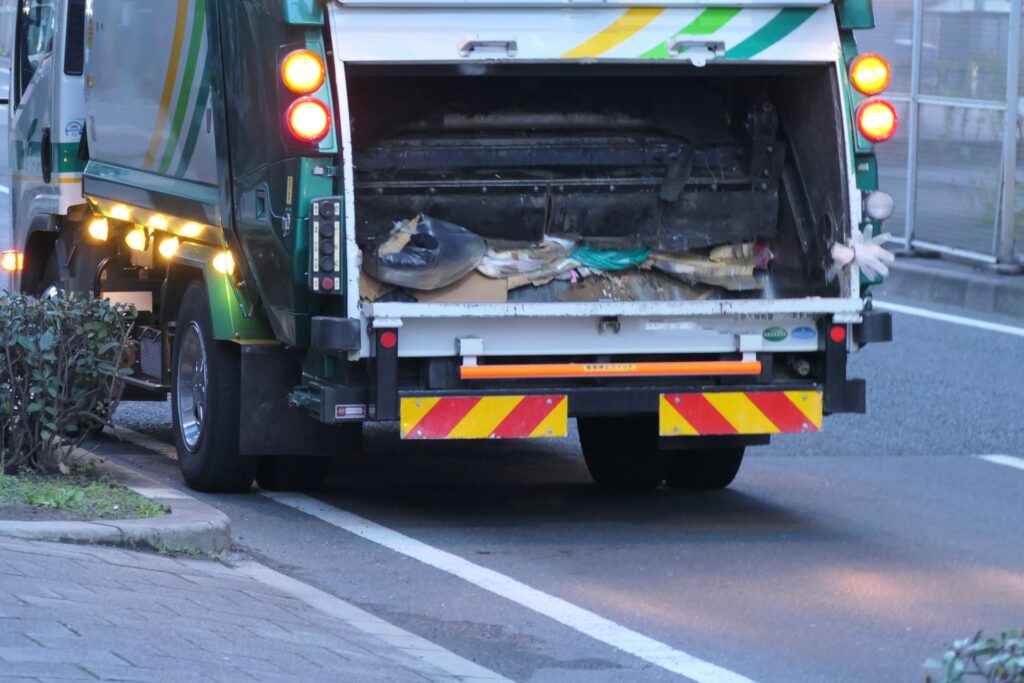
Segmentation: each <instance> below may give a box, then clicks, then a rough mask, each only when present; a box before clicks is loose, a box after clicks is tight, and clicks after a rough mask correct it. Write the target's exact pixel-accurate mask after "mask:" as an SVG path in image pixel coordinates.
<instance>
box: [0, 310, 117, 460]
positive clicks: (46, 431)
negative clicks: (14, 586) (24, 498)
mask: <svg viewBox="0 0 1024 683" xmlns="http://www.w3.org/2000/svg"><path fill="white" fill-rule="evenodd" d="M134 319H135V310H134V308H132V307H129V306H124V305H120V304H111V303H110V302H108V301H100V300H98V299H87V298H79V297H75V296H73V295H64V294H61V295H60V296H59V297H56V298H54V299H35V298H32V297H26V296H19V295H12V294H6V293H3V292H0V471H3V472H15V471H17V470H20V469H23V468H30V469H34V470H37V471H40V472H53V471H56V470H58V469H64V468H65V466H64V458H65V456H66V455H67V454H68V453H69V452H71V450H73V449H74V448H76V447H77V446H78V445H80V444H81V443H82V441H83V440H84V439H85V438H86V436H88V434H89V431H90V430H91V429H94V428H100V427H102V426H103V424H104V423H105V422H106V421H108V420H109V419H110V416H111V415H112V414H113V408H114V407H116V404H117V398H118V394H119V392H118V391H117V388H118V377H121V376H125V375H127V374H129V373H130V372H131V371H130V369H129V368H127V367H123V366H125V365H127V362H126V361H127V359H128V352H129V347H128V345H129V334H130V332H131V327H132V324H133V321H134Z"/></svg>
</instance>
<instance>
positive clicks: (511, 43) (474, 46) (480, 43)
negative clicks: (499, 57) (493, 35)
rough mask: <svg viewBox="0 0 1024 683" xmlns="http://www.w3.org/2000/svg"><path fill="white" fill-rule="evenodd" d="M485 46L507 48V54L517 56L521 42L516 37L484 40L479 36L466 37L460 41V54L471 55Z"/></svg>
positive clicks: (461, 55)
mask: <svg viewBox="0 0 1024 683" xmlns="http://www.w3.org/2000/svg"><path fill="white" fill-rule="evenodd" d="M483 48H493V49H501V48H504V49H505V54H506V55H507V56H509V57H515V56H516V53H517V52H519V43H518V41H516V40H514V39H496V40H490V39H488V40H483V39H479V38H464V39H463V40H461V41H460V42H459V56H460V57H469V56H470V55H472V54H473V53H474V52H475V51H477V50H480V49H483Z"/></svg>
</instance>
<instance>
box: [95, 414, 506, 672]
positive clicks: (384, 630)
mask: <svg viewBox="0 0 1024 683" xmlns="http://www.w3.org/2000/svg"><path fill="white" fill-rule="evenodd" d="M107 433H108V434H110V433H114V434H116V435H118V436H120V437H121V438H123V439H124V440H125V441H130V442H131V443H134V444H135V445H137V446H141V447H142V448H146V449H148V450H152V451H156V452H157V453H158V454H160V455H163V456H164V457H167V458H170V459H172V460H177V459H178V454H177V452H176V451H175V449H174V447H173V446H169V445H168V444H165V443H164V442H162V441H159V440H157V439H154V438H153V437H151V436H146V435H145V434H140V433H139V432H136V431H134V430H132V429H128V428H126V427H118V428H117V430H116V432H111V431H110V430H107ZM81 450H84V451H86V452H87V453H89V454H90V455H92V456H94V457H96V458H99V459H102V456H99V455H97V454H95V453H92V451H88V450H87V449H81ZM133 490H134V491H136V492H137V493H139V494H141V495H144V496H148V497H153V498H167V499H173V498H179V499H180V498H192V496H190V495H188V494H187V493H185V492H183V491H178V490H175V489H162V488H159V489H158V488H143V487H133ZM229 571H237V572H239V573H242V574H244V575H246V576H248V577H249V578H251V579H255V580H256V581H259V582H260V583H262V584H264V585H266V586H269V587H271V588H274V589H276V590H279V591H281V592H282V593H285V594H286V595H290V596H292V597H294V598H296V599H298V600H301V601H302V602H304V603H306V604H307V605H309V606H310V607H312V608H313V609H315V610H318V611H320V612H323V613H324V614H326V615H328V616H330V617H332V618H334V619H339V620H341V621H344V622H346V623H348V624H349V625H351V626H353V627H355V628H357V629H359V630H360V631H362V632H364V633H367V634H369V635H371V636H373V637H374V638H377V639H378V640H381V641H384V642H386V643H388V644H389V645H391V646H393V647H395V648H397V649H399V650H402V651H403V652H404V653H405V654H407V655H409V656H410V657H413V658H415V659H418V660H420V661H422V662H424V663H426V664H429V665H431V666H434V667H436V668H438V669H440V670H441V671H443V672H444V673H445V674H447V675H449V676H452V677H454V678H455V679H457V680H461V681H465V682H466V683H471V682H474V681H479V682H481V683H512V681H511V680H509V679H508V678H505V677H504V676H501V675H500V674H497V673H495V672H493V671H491V670H490V669H485V668H484V667H482V666H480V665H478V664H475V663H473V662H471V661H469V660H468V659H464V658H462V657H460V656H458V655H457V654H455V653H454V652H452V651H451V650H446V649H445V648H443V647H441V646H440V645H437V644H436V643H432V642H430V641H429V640H426V639H424V638H420V637H419V636H417V635H416V634H414V633H410V632H408V631H405V630H403V629H401V628H399V627H397V626H395V625H394V624H392V623H390V622H388V621H385V620H383V619H381V618H380V617H377V616H374V615H373V614H370V613H369V612H366V611H364V610H361V609H359V608H358V607H356V606H355V605H352V604H349V603H347V602H345V601H344V600H342V599H341V598H338V597H336V596H334V595H331V594H330V593H327V592H324V591H322V590H320V589H319V588H315V587H313V586H310V585H309V584H307V583H303V582H302V581H299V580H298V579H294V578H292V577H290V576H288V575H286V574H282V573H280V572H277V571H274V570H273V569H271V568H270V567H267V566H265V565H262V564H260V563H258V562H252V561H245V562H239V563H237V564H235V565H234V567H232V568H230V569H229Z"/></svg>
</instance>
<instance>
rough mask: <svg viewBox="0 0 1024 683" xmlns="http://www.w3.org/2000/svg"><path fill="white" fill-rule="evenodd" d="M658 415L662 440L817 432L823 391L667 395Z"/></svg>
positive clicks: (664, 396) (819, 424)
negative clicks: (684, 437) (671, 437)
mask: <svg viewBox="0 0 1024 683" xmlns="http://www.w3.org/2000/svg"><path fill="white" fill-rule="evenodd" d="M659 413H660V420H659V424H660V433H661V435H662V436H718V435H727V434H783V433H799V432H817V431H820V430H821V427H822V422H823V419H822V415H823V412H822V395H821V392H820V391H772V392H708V393H702V394H664V395H662V397H661V401H660V408H659Z"/></svg>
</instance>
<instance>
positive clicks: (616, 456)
mask: <svg viewBox="0 0 1024 683" xmlns="http://www.w3.org/2000/svg"><path fill="white" fill-rule="evenodd" d="M576 424H577V427H578V428H579V432H580V446H581V447H582V449H583V459H584V460H585V461H586V463H587V469H588V470H590V476H591V477H593V478H594V481H595V482H597V484H598V485H599V486H602V487H604V488H607V489H616V490H620V491H649V490H651V489H655V488H657V487H658V486H660V485H661V482H663V481H664V480H665V474H666V470H667V467H668V456H667V454H666V453H665V452H663V451H661V450H659V449H658V419H657V417H656V416H653V417H649V416H645V417H617V418H605V417H581V418H578V419H577V420H576Z"/></svg>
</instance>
